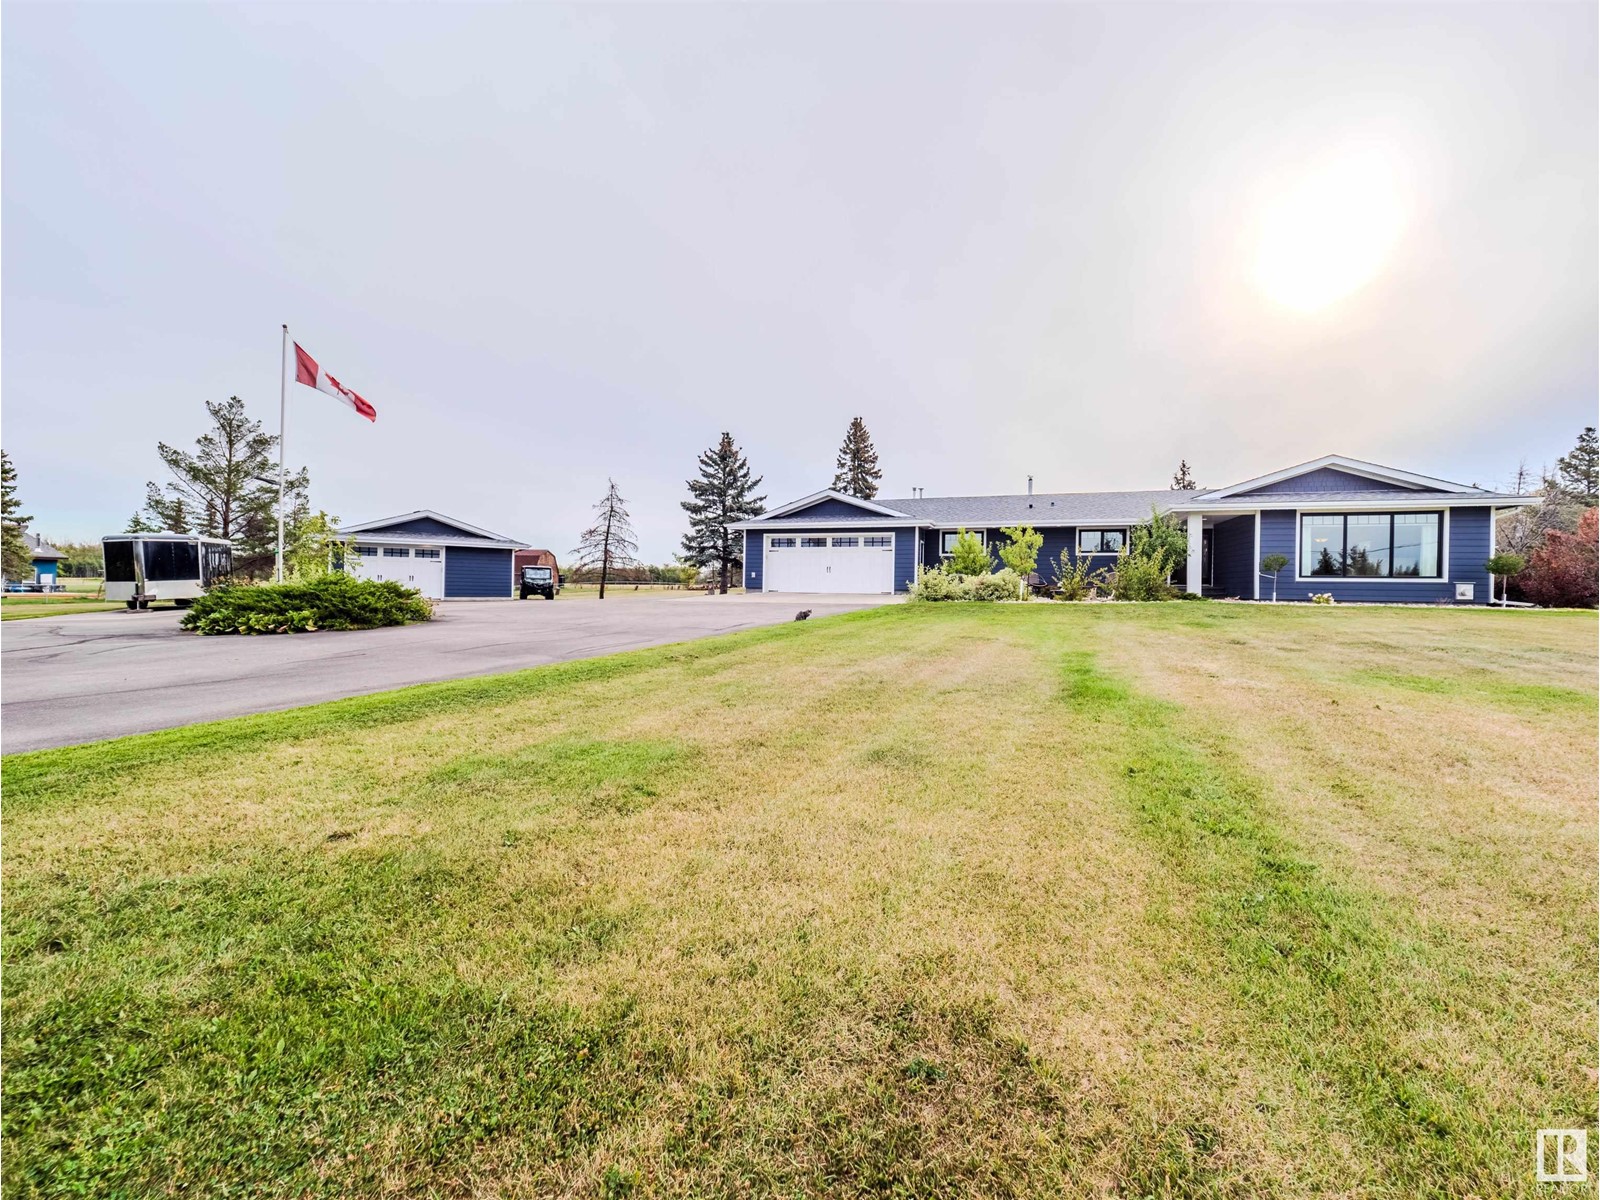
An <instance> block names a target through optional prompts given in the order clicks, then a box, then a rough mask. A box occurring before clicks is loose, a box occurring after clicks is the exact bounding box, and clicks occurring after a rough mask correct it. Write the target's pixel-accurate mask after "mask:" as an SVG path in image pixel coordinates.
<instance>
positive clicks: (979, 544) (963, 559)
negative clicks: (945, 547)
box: [944, 529, 994, 575]
mask: <svg viewBox="0 0 1600 1200" xmlns="http://www.w3.org/2000/svg"><path fill="white" fill-rule="evenodd" d="M944 569H945V570H946V571H948V572H949V573H950V574H952V575H987V574H988V573H989V572H990V571H992V570H994V559H992V558H990V557H989V548H988V547H987V546H985V545H984V544H983V539H982V538H981V537H979V536H978V535H977V534H975V533H973V532H972V530H970V529H963V530H962V531H961V532H960V534H959V535H958V536H957V538H956V544H955V545H954V546H952V547H951V548H950V559H949V561H948V562H946V563H945V565H944Z"/></svg>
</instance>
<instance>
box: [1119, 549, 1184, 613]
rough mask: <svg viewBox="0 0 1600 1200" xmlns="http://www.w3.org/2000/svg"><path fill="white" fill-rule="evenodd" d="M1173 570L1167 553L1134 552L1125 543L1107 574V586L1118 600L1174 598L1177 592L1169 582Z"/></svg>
mask: <svg viewBox="0 0 1600 1200" xmlns="http://www.w3.org/2000/svg"><path fill="white" fill-rule="evenodd" d="M1170 571H1171V567H1170V566H1169V565H1168V563H1167V558H1166V555H1165V554H1163V553H1161V552H1159V551H1157V552H1156V553H1154V554H1151V555H1145V554H1133V553H1130V552H1129V551H1128V550H1127V548H1126V547H1124V549H1123V551H1122V553H1120V554H1118V555H1117V565H1116V566H1115V567H1113V568H1112V569H1111V573H1110V574H1109V575H1108V576H1107V577H1106V586H1107V588H1109V589H1110V591H1111V595H1112V596H1113V597H1114V598H1115V599H1118V600H1133V601H1142V600H1171V599H1172V597H1173V596H1174V595H1176V594H1177V593H1176V589H1175V588H1173V586H1172V585H1171V584H1170V583H1168V582H1167V575H1168V574H1169V573H1170Z"/></svg>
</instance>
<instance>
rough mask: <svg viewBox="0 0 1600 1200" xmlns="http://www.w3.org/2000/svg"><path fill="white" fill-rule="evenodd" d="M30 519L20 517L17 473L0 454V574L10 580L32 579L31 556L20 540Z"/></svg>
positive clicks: (2, 453) (7, 455) (20, 502)
mask: <svg viewBox="0 0 1600 1200" xmlns="http://www.w3.org/2000/svg"><path fill="white" fill-rule="evenodd" d="M31 520H33V518H32V517H29V516H24V515H23V512H22V501H21V500H20V499H18V498H17V469H16V468H15V467H14V466H12V465H11V456H10V455H9V454H7V453H6V452H5V451H4V450H0V536H3V542H4V547H3V550H4V552H3V554H0V573H3V574H4V575H5V577H6V578H7V579H10V580H27V579H31V578H33V555H32V554H31V553H30V552H29V550H28V543H27V542H25V541H23V540H22V534H23V531H24V530H26V529H27V528H28V522H29V521H31Z"/></svg>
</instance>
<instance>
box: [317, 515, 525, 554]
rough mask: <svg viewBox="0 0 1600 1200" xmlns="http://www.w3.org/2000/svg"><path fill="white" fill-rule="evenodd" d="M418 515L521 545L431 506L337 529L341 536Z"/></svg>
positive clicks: (420, 537)
mask: <svg viewBox="0 0 1600 1200" xmlns="http://www.w3.org/2000/svg"><path fill="white" fill-rule="evenodd" d="M418 517H430V518H432V519H433V520H435V521H438V522H439V523H440V524H442V525H451V526H454V527H455V528H456V529H465V530H466V531H467V532H468V533H475V534H477V535H478V536H479V537H481V538H486V539H488V540H489V541H492V542H495V543H497V544H499V545H502V546H509V545H513V544H515V545H517V546H519V547H520V546H521V545H522V544H521V543H520V542H517V541H516V539H515V538H508V537H502V536H501V535H500V534H498V533H494V532H492V531H490V530H488V529H479V528H478V527H477V526H476V525H468V524H467V523H466V522H465V521H458V520H456V519H455V518H454V517H447V516H445V515H444V514H443V513H437V512H434V511H433V510H432V509H431V508H419V509H417V511H416V512H408V513H402V514H401V515H400V516H398V517H384V518H382V519H381V520H378V521H362V522H361V523H360V524H358V525H346V526H344V527H342V528H341V529H340V530H339V533H340V535H341V536H342V535H344V534H347V533H361V532H362V531H364V530H367V529H382V528H384V527H386V526H389V525H398V524H400V522H402V521H414V520H416V519H417V518H418ZM411 536H412V540H413V541H419V540H424V539H426V537H427V535H426V534H413V535H411Z"/></svg>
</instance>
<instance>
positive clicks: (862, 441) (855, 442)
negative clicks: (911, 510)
mask: <svg viewBox="0 0 1600 1200" xmlns="http://www.w3.org/2000/svg"><path fill="white" fill-rule="evenodd" d="M833 467H834V476H833V490H834V491H836V492H843V493H844V494H845V495H847V496H855V497H858V498H859V499H862V500H871V499H872V498H873V497H874V496H876V495H877V494H878V480H880V479H882V478H883V471H882V470H881V469H880V468H879V466H878V452H877V451H876V450H874V449H873V448H872V438H871V436H870V435H869V434H868V433H867V426H866V422H864V421H863V420H862V419H861V418H860V417H855V418H854V419H852V420H851V422H850V428H849V429H847V430H846V431H845V435H844V445H842V446H840V447H839V457H838V459H837V460H836V461H835V462H834V464H833Z"/></svg>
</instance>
